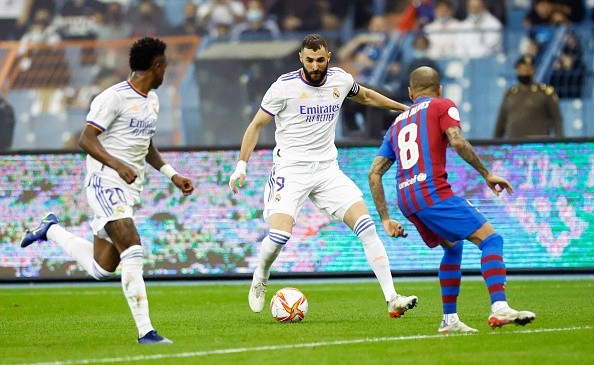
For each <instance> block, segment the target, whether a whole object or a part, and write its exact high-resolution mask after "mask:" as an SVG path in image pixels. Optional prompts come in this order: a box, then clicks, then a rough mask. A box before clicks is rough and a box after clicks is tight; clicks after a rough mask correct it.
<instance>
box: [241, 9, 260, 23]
mask: <svg viewBox="0 0 594 365" xmlns="http://www.w3.org/2000/svg"><path fill="white" fill-rule="evenodd" d="M262 18H264V13H263V12H261V11H260V10H248V12H247V13H246V14H245V19H246V20H247V21H248V22H250V23H254V22H259V21H260V20H262Z"/></svg>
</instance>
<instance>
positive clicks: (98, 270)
mask: <svg viewBox="0 0 594 365" xmlns="http://www.w3.org/2000/svg"><path fill="white" fill-rule="evenodd" d="M93 272H94V273H95V275H93V276H94V277H95V279H97V280H101V279H107V278H109V277H110V276H112V275H113V274H114V273H113V272H109V271H107V270H105V269H104V268H102V267H101V266H99V264H98V263H97V261H95V260H93Z"/></svg>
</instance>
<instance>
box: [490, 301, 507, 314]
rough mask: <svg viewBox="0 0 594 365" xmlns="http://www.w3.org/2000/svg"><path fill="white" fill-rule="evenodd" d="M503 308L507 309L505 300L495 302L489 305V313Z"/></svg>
mask: <svg viewBox="0 0 594 365" xmlns="http://www.w3.org/2000/svg"><path fill="white" fill-rule="evenodd" d="M503 308H509V304H507V302H506V301H505V300H500V301H497V302H495V303H493V304H491V313H495V312H497V311H500V310H501V309H503Z"/></svg>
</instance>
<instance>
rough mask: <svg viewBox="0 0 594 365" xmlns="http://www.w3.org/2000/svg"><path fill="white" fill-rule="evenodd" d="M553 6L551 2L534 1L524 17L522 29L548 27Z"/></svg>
mask: <svg viewBox="0 0 594 365" xmlns="http://www.w3.org/2000/svg"><path fill="white" fill-rule="evenodd" d="M553 10H554V5H553V1H552V0H535V1H534V3H533V4H532V8H530V10H529V11H528V13H527V14H526V17H524V27H526V28H530V27H532V26H535V25H548V24H550V23H551V16H552V15H553Z"/></svg>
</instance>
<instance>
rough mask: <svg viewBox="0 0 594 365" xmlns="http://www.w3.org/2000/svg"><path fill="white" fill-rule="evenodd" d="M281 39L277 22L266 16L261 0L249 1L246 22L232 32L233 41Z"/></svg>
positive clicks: (235, 27) (238, 25)
mask: <svg viewBox="0 0 594 365" xmlns="http://www.w3.org/2000/svg"><path fill="white" fill-rule="evenodd" d="M279 38H280V29H279V28H278V25H277V24H276V22H275V21H274V20H272V19H270V18H268V16H267V15H266V10H265V9H264V4H263V3H262V1H261V0H249V1H248V4H247V12H246V14H245V21H244V22H243V23H240V24H237V25H236V26H234V27H233V29H232V30H231V40H233V41H239V40H250V39H252V40H275V39H279Z"/></svg>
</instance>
